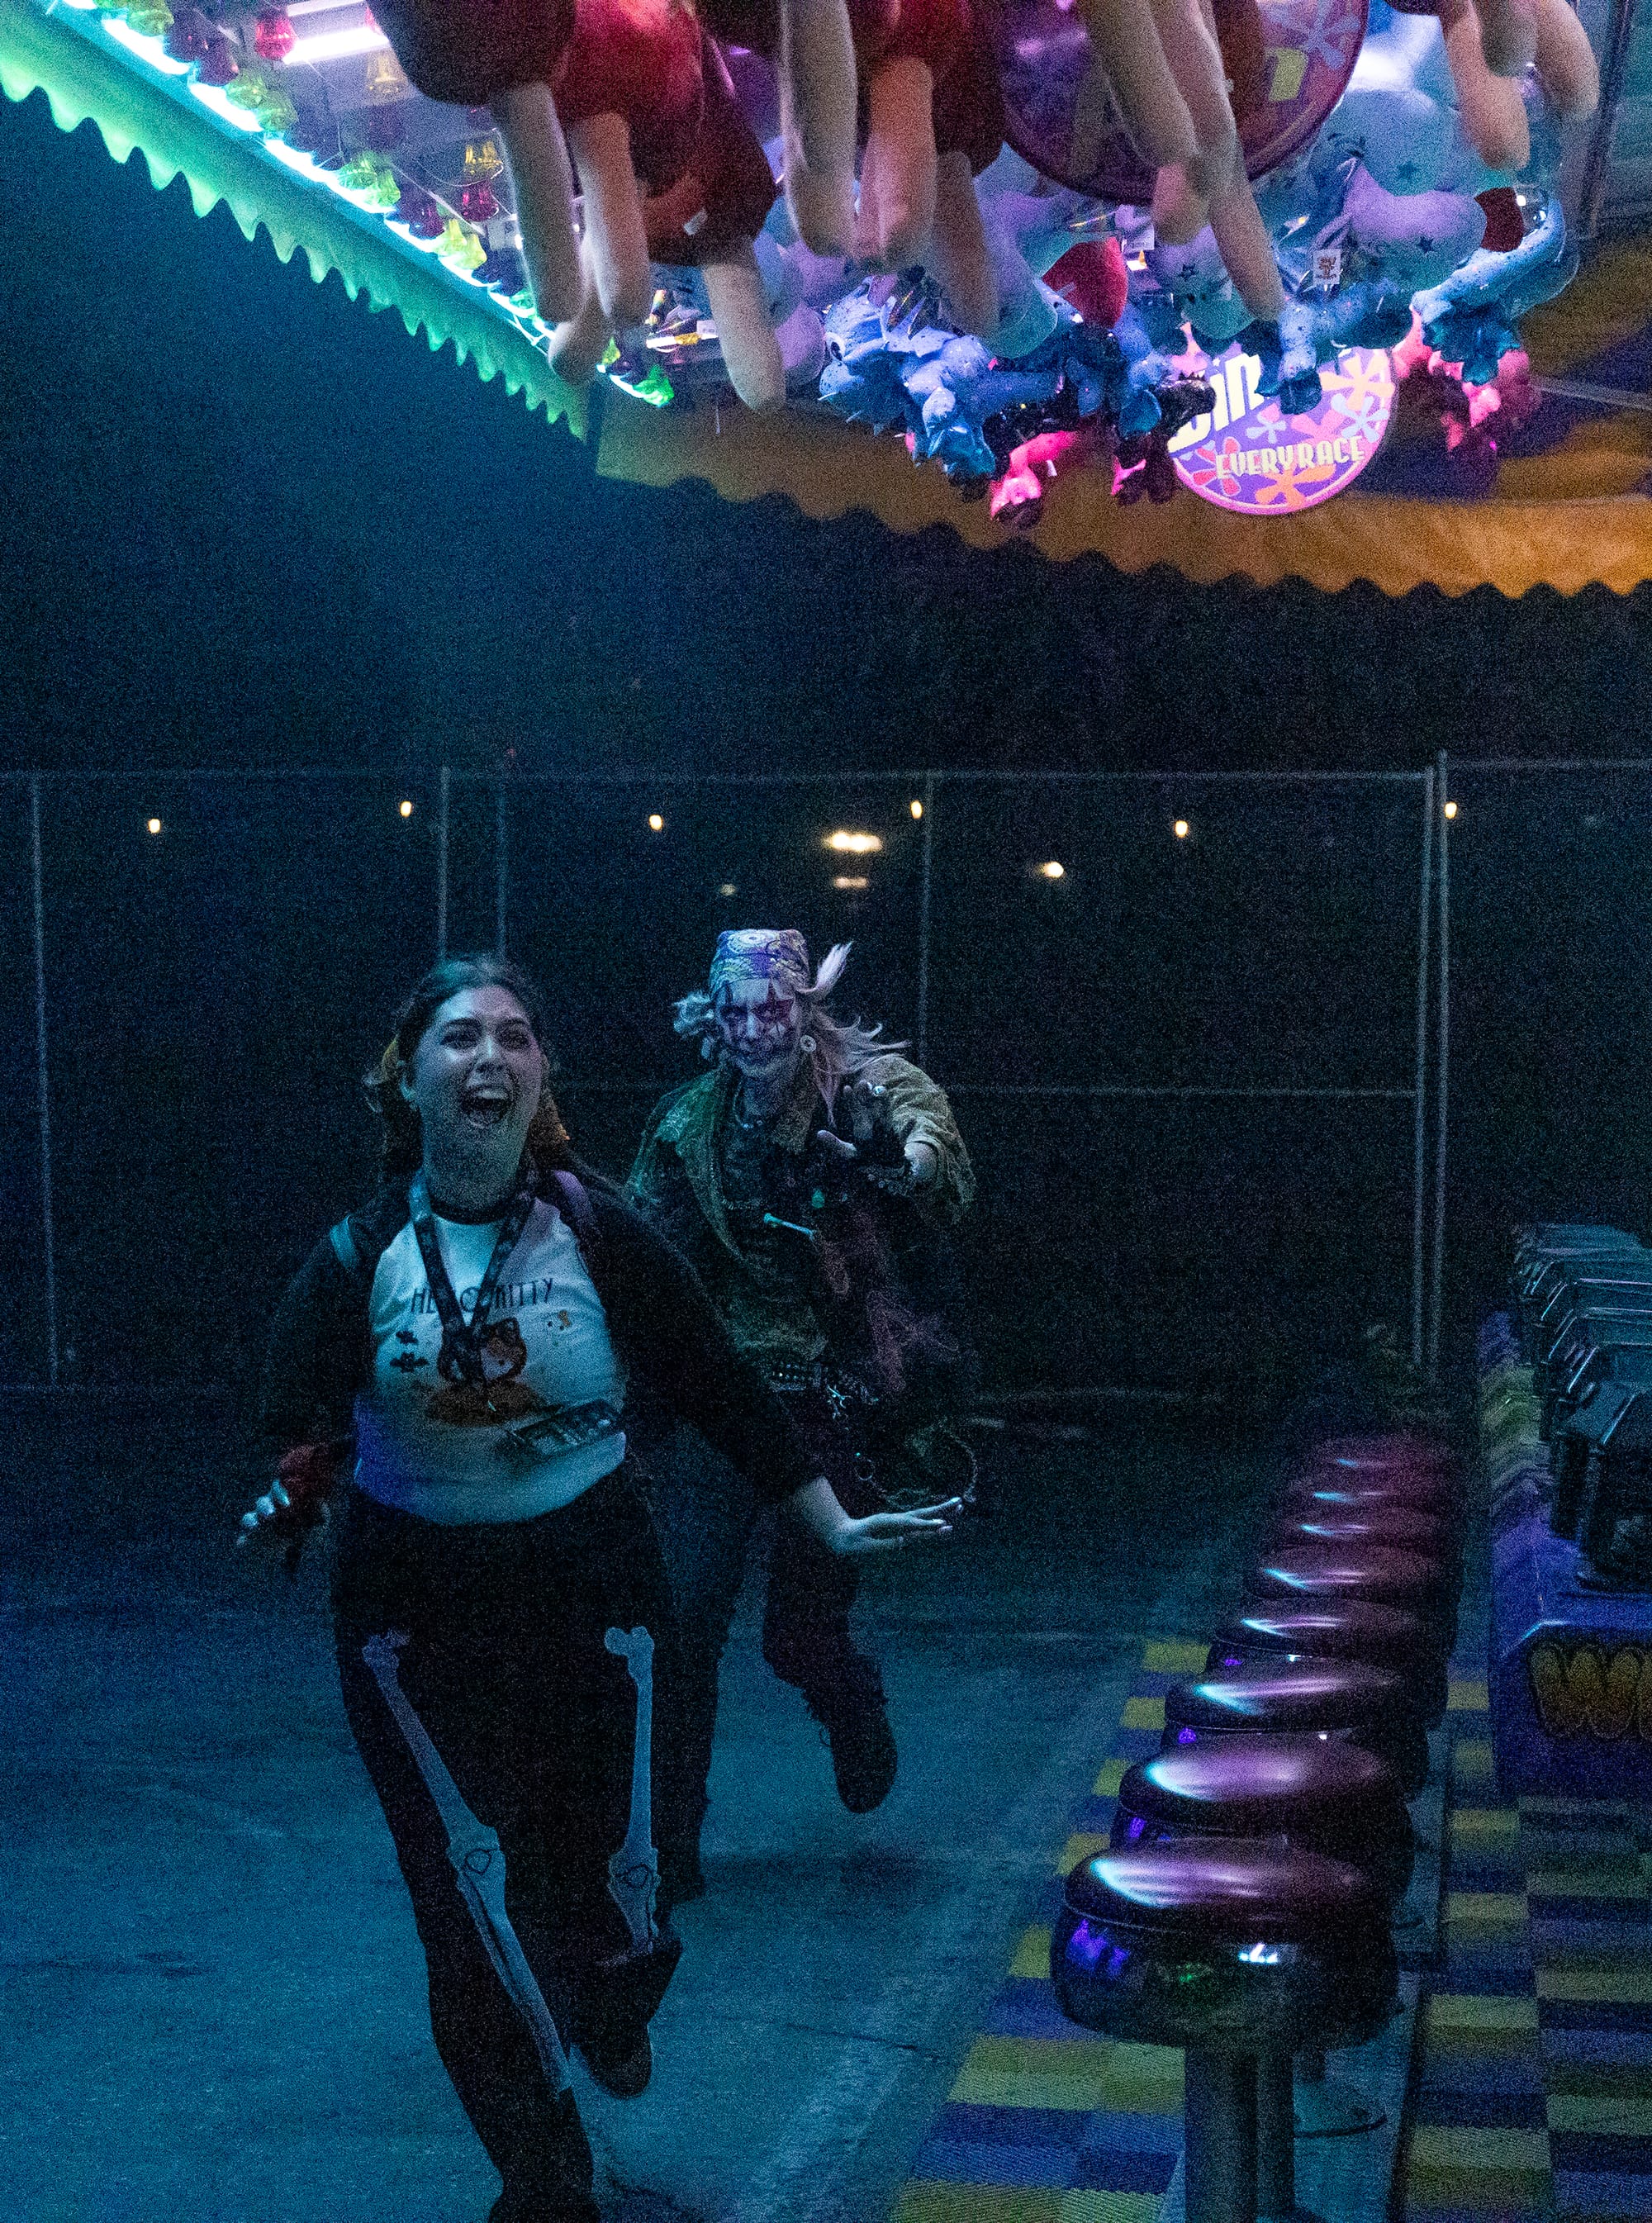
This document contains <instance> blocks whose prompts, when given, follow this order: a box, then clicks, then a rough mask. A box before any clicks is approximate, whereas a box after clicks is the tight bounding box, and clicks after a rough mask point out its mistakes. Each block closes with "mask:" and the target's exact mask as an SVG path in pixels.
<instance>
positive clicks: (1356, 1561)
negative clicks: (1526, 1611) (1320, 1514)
mask: <svg viewBox="0 0 1652 2223" xmlns="http://www.w3.org/2000/svg"><path fill="white" fill-rule="evenodd" d="M1250 1588H1251V1596H1250V1600H1249V1601H1247V1611H1248V1610H1250V1609H1251V1604H1252V1603H1257V1604H1259V1605H1261V1606H1262V1607H1264V1608H1265V1609H1266V1608H1267V1607H1269V1606H1272V1605H1275V1604H1280V1605H1291V1606H1297V1607H1303V1606H1320V1605H1333V1604H1335V1605H1342V1604H1345V1603H1347V1601H1348V1600H1349V1599H1350V1598H1364V1599H1365V1600H1366V1602H1367V1603H1369V1604H1372V1605H1397V1606H1398V1607H1399V1608H1400V1609H1401V1610H1402V1611H1403V1612H1405V1613H1414V1614H1416V1616H1417V1618H1418V1619H1419V1620H1420V1621H1422V1622H1423V1623H1424V1624H1425V1626H1426V1627H1427V1628H1429V1632H1430V1634H1433V1635H1434V1637H1435V1640H1436V1641H1437V1642H1438V1643H1439V1645H1440V1647H1441V1649H1442V1651H1443V1652H1444V1653H1445V1654H1446V1655H1447V1656H1448V1657H1449V1656H1450V1653H1451V1647H1452V1646H1453V1645H1454V1643H1455V1641H1456V1638H1457V1612H1456V1605H1455V1601H1454V1597H1453V1596H1452V1584H1451V1580H1450V1578H1448V1575H1447V1573H1446V1571H1445V1570H1444V1569H1443V1568H1442V1567H1441V1566H1440V1565H1439V1564H1438V1562H1437V1561H1435V1560H1434V1559H1424V1558H1423V1556H1422V1554H1421V1553H1420V1552H1400V1551H1396V1550H1394V1549H1392V1548H1391V1547H1390V1546H1383V1545H1380V1544H1361V1545H1358V1546H1355V1545H1352V1544H1350V1545H1348V1546H1345V1547H1344V1548H1343V1549H1341V1550H1340V1551H1339V1550H1338V1549H1337V1548H1336V1547H1335V1546H1332V1545H1329V1544H1328V1545H1325V1546H1322V1548H1320V1549H1318V1550H1315V1551H1310V1550H1308V1549H1305V1548H1304V1549H1303V1550H1302V1551H1297V1552H1272V1553H1271V1554H1270V1555H1269V1557H1268V1558H1267V1559H1266V1560H1264V1561H1263V1563H1262V1564H1261V1565H1259V1567H1257V1568H1256V1570H1255V1571H1254V1572H1253V1574H1252V1576H1251V1583H1250Z"/></svg>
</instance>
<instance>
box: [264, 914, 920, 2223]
mask: <svg viewBox="0 0 1652 2223" xmlns="http://www.w3.org/2000/svg"><path fill="white" fill-rule="evenodd" d="M539 1008H540V1006H539V998H538V996H537V992H536V991H535V989H534V988H533V986H532V984H531V982H530V981H528V980H527V979H525V977H524V975H523V974H522V973H519V972H518V971H517V970H516V968H515V967H512V966H508V965H506V964H504V963H503V962H502V961H500V960H495V959H492V958H459V959H452V960H448V961H446V962H444V963H443V964H442V965H439V966H438V967H437V968H436V969H435V971H434V972H432V973H430V974H428V975H427V976H426V978H425V979H424V981H422V982H421V983H420V985H419V986H418V989H417V990H416V991H415V992H414V993H413V995H412V997H411V999H410V1000H409V1002H408V1003H407V1004H406V1006H405V1009H404V1011H403V1012H402V1014H401V1017H400V1019H399V1022H398V1024H397V1028H396V1031H395V1036H394V1038H393V1041H392V1042H391V1045H390V1048H389V1049H388V1050H387V1051H386V1054H385V1057H384V1059H383V1061H382V1062H381V1064H380V1068H379V1070H378V1072H377V1074H375V1075H374V1078H373V1080H372V1081H371V1083H370V1086H371V1088H372V1090H373V1092H374V1097H375V1100H376V1102H377V1104H378V1106H379V1109H380V1114H381V1116H382V1118H383V1120H384V1126H385V1158H384V1173H383V1178H382V1180H381V1181H380V1187H379V1189H378V1193H376V1194H375V1195H374V1198H373V1199H372V1200H371V1202H370V1203H368V1204H367V1206H366V1207H365V1208H364V1209H363V1210H361V1211H360V1212H353V1213H352V1214H351V1215H350V1216H349V1219H345V1220H342V1221H341V1222H340V1224H339V1225H338V1226H337V1227H336V1228H335V1229H334V1230H333V1231H332V1232H331V1233H330V1235H329V1236H326V1237H323V1239H322V1241H321V1242H320V1243H319V1244H317V1246H316V1249H315V1250H314V1251H313V1252H312V1253H311V1256H310V1258H309V1260H308V1262H307V1263H305V1266H304V1268H303V1269H302V1271H301V1272H300V1273H299V1275H298V1278H297V1280H296V1281H295V1282H293V1284H292V1288H290V1289H289V1291H288V1292H287V1294H286V1298H285V1300H283V1302H282V1305H281V1307H280V1313H278V1315H277V1318H276V1321H275V1326H274V1329H273V1334H272V1337H271V1341H270V1348H269V1354H268V1360H267V1370H266V1376H265V1384H264V1398H263V1416H264V1424H265V1427H266V1429H267V1434H268V1436H269V1439H270V1440H271V1442H272V1443H273V1445H274V1446H275V1447H276V1448H277V1449H279V1450H280V1451H282V1452H285V1454H286V1456H285V1457H284V1458H282V1459H281V1463H280V1475H281V1479H280V1481H278V1482H277V1483H274V1484H273V1487H272V1488H271V1489H270V1491H269V1492H268V1494H267V1496H264V1497H262V1498H261V1499H260V1500H259V1502H258V1503H257V1505H256V1507H255V1508H254V1509H253V1510H252V1511H251V1512H249V1513H248V1515H246V1517H245V1519H244V1520H243V1521H242V1538H241V1540H242V1542H246V1541H248V1540H250V1539H251V1538H253V1537H254V1536H259V1535H261V1534H272V1535H274V1536H277V1537H280V1536H283V1535H285V1536H286V1537H287V1538H288V1539H289V1540H292V1542H293V1543H294V1544H295V1545H301V1543H302V1540H303V1536H304V1533H305V1527H307V1526H311V1525H313V1524H314V1523H315V1522H316V1521H317V1520H318V1519H319V1518H320V1516H321V1514H322V1512H323V1509H324V1507H325V1502H326V1496H327V1493H328V1491H329V1489H330V1487H331V1485H332V1483H333V1479H334V1477H335V1476H336V1473H337V1472H338V1471H339V1470H340V1469H341V1468H342V1465H343V1464H344V1455H345V1453H346V1452H351V1453H353V1459H352V1465H353V1483H352V1486H351V1487H350V1488H349V1492H348V1500H347V1503H346V1505H345V1508H344V1511H343V1517H342V1521H341V1522H340V1523H339V1524H338V1525H339V1527H340V1528H341V1529H342V1535H341V1536H340V1539H339V1542H338V1546H337V1551H336V1557H335V1565H334V1571H333V1605H334V1621H335V1627H336V1636H337V1649H338V1663H339V1670H340V1674H341V1677H342V1685H343V1695H344V1708H345V1712H346V1714H347V1716H348V1717H349V1724H350V1728H351V1729H352V1731H353V1732H354V1735H355V1741H356V1744H357V1746H358V1748H359V1749H360V1751H361V1757H362V1760H364V1761H365V1763H366V1766H367V1773H368V1774H369V1776H370V1777H371V1778H372V1780H373V1785H374V1790H375V1791H376V1792H377V1793H378V1795H379V1798H380V1803H381V1804H382V1805H383V1807H384V1811H385V1817H386V1820H387V1822H388V1823H389V1824H390V1829H391V1834H392V1836H393V1838H394V1840H395V1844H396V1851H397V1855H398V1857H399V1861H400V1864H401V1869H402V1873H403V1875H404V1877H405V1879H406V1881H407V1885H408V1888H409V1890H410V1892H411V1895H412V1901H413V1912H414V1918H415V1919H416V1921H417V1923H418V1933H419V1937H420V1941H421V1943H423V1945H424V1953H425V1959H426V1962H427V1963H428V1966H429V1974H430V2018H431V2027H432V2030H433V2032H434V2035H435V2038H436V2044H437V2050H438V2052H439V2053H440V2054H441V2056H442V2060H443V2064H444V2066H445V2067H446V2069H447V2070H448V2073H449V2075H450V2076H451V2077H452V2079H453V2082H454V2085H455V2089H456V2090H457V2092H458V2094H459V2097H460V2099H461V2100H462V2102H463V2104H464V2106H465V2109H466V2111H467V2113H468V2114H469V2116H470V2119H471V2121H472V2122H473V2124H474V2125H475V2128H476V2131H477V2133H478V2135H479V2136H480V2137H481V2140H482V2143H483V2144H484V2145H485V2146H486V2147H487V2151H488V2152H489V2154H490V2155H491V2156H492V2157H493V2161H494V2163H495V2164H496V2165H497V2167H498V2169H499V2173H500V2175H501V2176H502V2177H503V2179H504V2191H503V2193H502V2195H501V2196H500V2198H499V2201H498V2202H497V2204H496V2205H495V2207H494V2208H493V2218H494V2219H495V2223H598V2214H597V2209H596V2207H595V2205H594V2202H593V2201H592V2198H591V2177H592V2169H591V2151H590V2147H589V2145H588V2144H587V2141H586V2137H585V2133H584V2131H583V2129H582V2128H581V2124H580V2119H579V2115H578V2113H577V2110H576V2108H575V2103H574V2097H573V2093H572V2090H571V2088H570V2086H569V2082H568V2067H567V2054H566V2050H565V2049H566V2048H567V2047H568V2046H570V2045H572V2046H574V2047H576V2048H578V2050H580V2052H581V2054H582V2056H583V2057H584V2059H585V2061H586V2063H587V2067H588V2068H589V2069H590V2070H591V2073H592V2075H594V2077H595V2078H596V2079H597V2081H599V2082H600V2083H601V2084H602V2085H604V2086H605V2087H606V2088H607V2089H608V2090H609V2091H611V2092H613V2093H616V2094H619V2096H621V2097H630V2096H632V2095H634V2094H637V2093H639V2092H640V2091H642V2090H643V2088H644V2086H645V2085H646V2084H647V2082H648V2080H649V2075H650V2066H651V2058H650V2047H649V2035H648V2024H649V2018H650V2016H651V2014H652V2013H653V2012H654V2010H655V2009H656V2007H657V2006H658V2005H659V2002H660V1999H661V1998H662V1997H663V1993H664V1991H665V1987H666V1985H667V1983H668V1982H669V1979H670V1976H671V1974H672V1971H673V1969H674V1968H675V1963H676V1961H677V1958H678V1955H679V1952H680V1950H681V1948H680V1946H679V1944H678V1943H677V1941H676V1939H675V1936H673V1934H672V1930H671V1925H670V1903H669V1896H668V1895H667V1893H666V1892H663V1890H662V1889H661V1884H660V1866H661V1856H662V1855H663V1860H664V1864H665V1867H666V1868H667V1870H668V1872H669V1870H670V1869H672V1868H673V1867H675V1866H677V1865H678V1864H679V1863H678V1861H677V1860H676V1856H675V1842H676V1838H677V1836H678V1835H679V1832H680V1826H681V1825H680V1821H679V1818H678V1817H679V1816H680V1814H681V1812H682V1799H681V1798H679V1797H678V1796H676V1795H675V1792H674V1790H673V1783H674V1779H675V1778H674V1767H675V1766H676V1765H677V1761H678V1754H677V1750H676V1741H675V1737H674V1735H673V1728H672V1725H673V1720H674V1715H673V1699H672V1691H671V1678H672V1672H673V1667H674V1654H673V1648H672V1632H671V1628H670V1622H669V1614H668V1603H667V1591H666V1583H665V1577H664V1572H663V1567H662V1565H661V1559H660V1552H659V1547H658V1545H657V1543H656V1540H655V1535H654V1532H653V1529H652V1527H650V1518H649V1514H648V1510H647V1508H646V1506H645V1504H644V1501H643V1499H642V1498H641V1497H640V1496H639V1495H638V1490H637V1489H636V1486H635V1483H634V1480H633V1477H632V1474H631V1465H630V1463H629V1462H628V1460H627V1458H626V1445H625V1407H626V1402H627V1385H628V1383H629V1382H636V1383H637V1384H638V1386H639V1387H641V1388H643V1389H646V1390H647V1391H649V1392H650V1394H651V1395H652V1396H653V1397H655V1398H656V1399H657V1400H662V1401H663V1403H664V1404H665V1406H666V1407H669V1409H671V1410H673V1411H675V1413H677V1414H681V1415H682V1417H683V1418H684V1419H685V1420H692V1422H693V1423H694V1426H696V1427H699V1428H701V1429H703V1430H704V1431H705V1432H706V1433H707V1435H708V1436H709V1437H710V1438H711V1439H712V1440H713V1441H714V1442H715V1443H717V1444H718V1445H719V1448H720V1449H721V1450H722V1452H724V1453H725V1455H726V1456H727V1457H728V1458H730V1459H731V1460H732V1462H733V1463H734V1464H735V1465H736V1466H738V1468H739V1470H741V1472H742V1473H743V1474H744V1475H745V1476H746V1477H748V1478H749V1481H750V1483H751V1486H752V1488H754V1489H756V1490H757V1491H758V1492H759V1493H760V1494H761V1495H762V1496H763V1497H765V1498H767V1499H771V1500H773V1501H775V1502H776V1503H783V1504H785V1505H787V1506H788V1507H790V1508H793V1511H794V1515H795V1518H796V1519H797V1520H798V1521H800V1523H801V1524H802V1525H803V1526H804V1527H807V1529H808V1531H809V1532H810V1533H813V1534H814V1535H815V1536H817V1537H818V1538H819V1540H820V1546H821V1549H822V1551H823V1552H824V1553H826V1555H827V1556H828V1563H829V1564H835V1560H833V1559H831V1557H830V1555H831V1554H834V1553H845V1554H847V1553H856V1552H868V1551H880V1550H886V1549H893V1548H895V1547H897V1546H900V1545H901V1544H904V1543H907V1542H909V1541H911V1540H914V1539H916V1538H919V1537H927V1536H930V1535H933V1534H934V1533H938V1532H939V1531H941V1530H943V1529H944V1528H945V1525H946V1515H945V1514H944V1513H943V1512H941V1511H934V1512H928V1511H925V1512H919V1513H914V1514H910V1515H881V1516H877V1517H873V1518H871V1519H865V1520H852V1519H851V1518H850V1516H849V1515H847V1514H846V1513H845V1510H844V1508H843V1507H842V1505H841V1504H840V1503H839V1501H838V1499H837V1497H836V1496H834V1495H833V1492H832V1489H831V1486H830V1484H829V1483H827V1482H826V1481H825V1480H823V1479H821V1478H820V1477H819V1475H818V1470H817V1468H816V1467H815V1465H814V1464H813V1462H812V1460H811V1458H810V1454H809V1451H808V1447H807V1445H806V1444H805V1442H804V1441H803V1439H802V1438H801V1435H800V1433H799V1432H798V1430H797V1429H796V1428H795V1426H794V1425H793V1424H792V1422H791V1420H790V1419H789V1418H788V1415H787V1414H786V1412H785V1410H784V1408H783V1407H782V1406H781V1404H780V1402H779V1401H778V1400H777V1399H776V1397H775V1395H773V1393H772V1392H771V1391H770V1390H769V1388H768V1386H767V1385H766V1384H765V1383H764V1382H763V1379H762V1377H761V1376H760V1375H758V1374H757V1371H756V1370H754V1369H753V1368H751V1367H750V1366H748V1365H747V1364H746V1363H744V1361H743V1360H742V1359H741V1357H740V1356H739V1354H738V1351H736V1350H735V1349H734V1347H733V1345H732V1343H731V1342H730V1340H729V1338H728V1336H727V1334H726V1333H725V1331H724V1329H723V1328H722V1326H721V1325H720V1323H719V1320H718V1319H717V1316H716V1313H714V1312H713V1309H712V1307H711V1306H710V1304H709V1303H708V1302H707V1298H706V1296H705V1294H704V1292H703V1291H702V1290H701V1289H700V1288H699V1286H698V1285H697V1283H696V1282H695V1281H694V1276H693V1275H692V1274H690V1273H689V1272H688V1269H687V1268H686V1267H685V1266H684V1264H683V1263H682V1260H681V1259H680V1258H679V1257H678V1256H676V1255H675V1252H673V1251H672V1250H670V1248H669V1246H668V1245H667V1244H664V1243H663V1242H662V1241H661V1239H660V1237H658V1236H657V1235H656V1233H655V1232H654V1231H652V1230H651V1229H650V1228H649V1227H648V1226H647V1225H645V1224H644V1222H643V1221H642V1220H641V1219H639V1218H638V1215H637V1214H636V1213H635V1212H632V1211H631V1209H630V1207H629V1206H626V1205H625V1204H624V1203H623V1202H622V1201H621V1200H619V1197H618V1196H617V1195H615V1194H614V1193H612V1191H610V1190H609V1189H607V1188H606V1187H602V1186H600V1185H598V1184H596V1183H594V1182H593V1184H592V1185H591V1186H590V1187H587V1186H586V1184H585V1183H584V1182H583V1181H581V1178H580V1176H579V1174H578V1171H577V1169H576V1167H575V1161H574V1160H573V1159H572V1157H571V1156H570V1154H569V1149H568V1137H567V1135H566V1133H565V1132H564V1130H563V1129H562V1123H561V1121H560V1119H559V1118H558V1117H557V1114H556V1105H555V1104H554V1102H553V1100H552V1099H551V1098H550V1094H549V1093H547V1091H546V1087H545V1075H546V1069H547V1068H546V1059H545V1055H544V1052H543V1049H541V1047H540V1042H541V1035H542V1030H541V1026H540V1021H539ZM461 1392H462V1395H461V1394H459V1393H461ZM656 1683H657V1685H658V1703H657V1705H656V1703H655V1699H656ZM507 1867H508V1871H509V1879H510V1892H509V1898H508V1905H507V1898H506V1869H507Z"/></svg>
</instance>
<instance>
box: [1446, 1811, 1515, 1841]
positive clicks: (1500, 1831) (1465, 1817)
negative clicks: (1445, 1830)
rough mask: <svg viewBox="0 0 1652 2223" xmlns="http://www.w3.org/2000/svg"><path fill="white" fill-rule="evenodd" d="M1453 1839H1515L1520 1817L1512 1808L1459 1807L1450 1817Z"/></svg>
mask: <svg viewBox="0 0 1652 2223" xmlns="http://www.w3.org/2000/svg"><path fill="white" fill-rule="evenodd" d="M1451 1834H1452V1836H1454V1837H1465V1838H1472V1837H1517V1836H1519V1834H1520V1816H1519V1813H1518V1811H1517V1809H1516V1808H1514V1807H1512V1806H1459V1807H1458V1808H1457V1809H1456V1810H1455V1811H1454V1813H1453V1815H1452V1817H1451Z"/></svg>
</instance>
